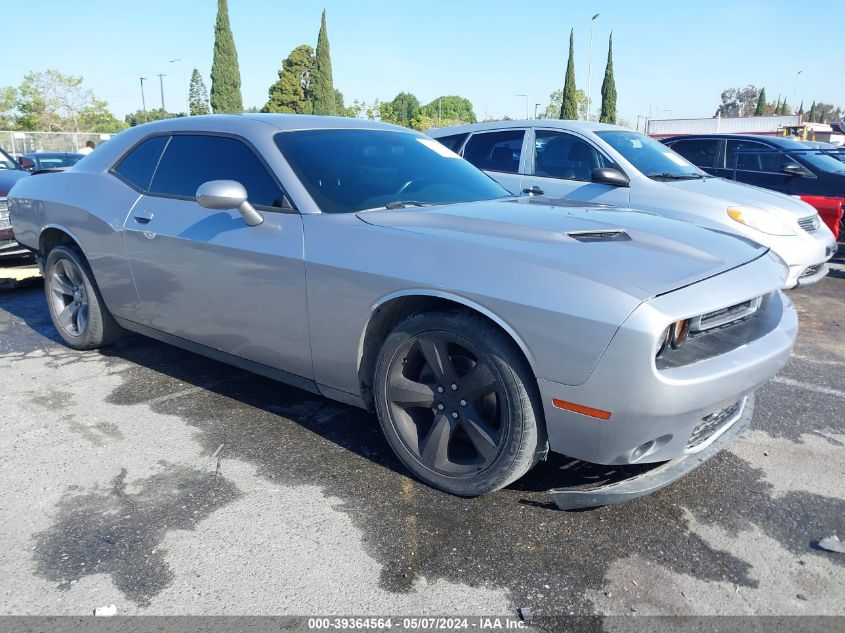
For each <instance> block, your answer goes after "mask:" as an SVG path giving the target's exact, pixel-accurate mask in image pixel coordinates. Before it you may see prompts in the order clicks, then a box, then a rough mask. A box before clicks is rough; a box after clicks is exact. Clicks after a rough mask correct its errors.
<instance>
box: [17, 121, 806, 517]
mask: <svg viewBox="0 0 845 633" xmlns="http://www.w3.org/2000/svg"><path fill="white" fill-rule="evenodd" d="M9 200H10V205H11V218H12V223H13V227H14V231H15V235H16V236H17V239H18V240H19V241H20V243H21V244H23V245H24V246H26V247H28V248H30V249H31V250H32V251H34V252H35V253H36V254H37V255H38V257H39V259H40V261H41V264H42V267H43V271H44V276H45V280H46V283H45V288H46V297H47V306H48V308H49V311H50V315H51V316H52V319H53V322H54V324H55V326H56V328H57V330H58V331H59V333H60V334H61V336H62V338H63V339H64V341H65V342H66V343H67V345H69V346H70V347H72V348H75V349H80V350H83V349H92V348H98V347H101V346H105V345H108V344H110V343H113V342H114V341H115V340H116V339H117V337H118V336H119V335H120V333H121V331H123V330H124V329H125V330H130V331H133V332H139V333H141V334H145V335H147V336H150V337H153V338H157V339H160V340H163V341H166V342H169V343H172V344H173V345H177V346H180V347H183V348H186V349H189V350H192V351H194V352H197V353H199V354H204V355H206V356H209V357H211V358H215V359H218V360H221V361H224V362H227V363H231V364H232V365H236V366H238V367H243V368H246V369H249V370H251V371H254V372H256V373H259V374H263V375H266V376H270V377H273V378H276V379H278V380H281V381H284V382H286V383H289V384H292V385H296V386H298V387H301V388H303V389H306V390H309V391H312V392H315V393H319V394H322V395H323V396H326V397H328V398H333V399H336V400H340V401H342V402H346V403H350V404H353V405H357V406H360V407H365V408H369V409H371V410H373V411H374V412H376V413H377V415H378V419H379V422H380V423H381V426H382V428H383V430H384V433H385V435H386V437H387V439H388V441H389V443H390V445H391V447H392V448H393V449H394V450H395V452H396V454H397V455H398V457H399V458H400V460H401V461H402V462H403V463H404V464H405V466H407V468H408V469H409V470H410V471H411V472H412V473H414V474H415V475H416V476H417V477H419V478H420V479H422V480H423V481H425V482H427V483H428V484H430V485H432V486H435V487H437V488H439V489H441V490H445V491H448V492H450V493H454V494H458V495H467V496H471V495H480V494H484V493H488V492H491V491H493V490H496V489H498V488H501V487H503V486H506V485H508V484H509V483H511V482H513V481H515V480H516V479H518V478H519V477H521V476H522V475H523V474H525V473H526V472H527V471H528V470H529V469H530V468H531V467H532V466H534V465H535V464H536V463H537V462H538V461H539V460H542V459H543V458H544V457H545V456H546V454H547V452H548V451H549V450H551V451H556V452H559V453H563V454H565V455H568V456H570V457H572V458H576V459H580V460H584V461H588V462H596V463H600V464H613V465H629V464H654V465H655V466H654V467H653V468H650V469H640V470H642V471H644V472H641V473H640V474H639V475H638V476H636V477H632V478H629V479H625V480H623V481H619V482H615V483H611V484H607V485H604V486H598V487H594V488H592V489H587V490H584V489H580V488H579V489H556V490H552V491H551V493H552V495H553V497H554V499H555V501H556V502H557V503H558V505H559V506H561V507H563V508H576V507H586V506H592V505H601V504H603V503H609V502H614V501H620V500H623V499H627V498H631V497H633V496H637V495H640V494H644V493H646V492H649V491H651V490H653V489H656V488H658V487H660V486H663V485H666V484H667V483H669V482H671V481H673V480H674V479H677V478H678V477H680V476H681V475H684V474H686V473H687V472H689V471H690V470H692V469H693V468H694V467H695V466H697V465H698V464H700V463H701V462H702V461H704V459H706V458H707V457H709V456H711V455H712V454H714V453H715V452H716V451H718V450H719V449H720V448H722V447H723V446H725V445H726V444H727V443H729V442H730V441H732V440H733V439H734V438H735V437H736V436H737V435H738V434H739V433H740V432H741V431H742V430H743V429H744V428H745V427H746V426H747V425H748V422H749V420H750V419H751V413H752V409H753V392H754V391H755V389H757V388H758V387H759V386H760V385H761V384H763V383H764V382H766V381H767V380H768V379H769V378H771V377H772V375H774V374H775V372H777V371H778V370H779V369H780V368H781V367H782V366H783V364H784V363H785V362H786V360H787V358H788V356H789V354H790V351H791V349H792V345H793V342H794V339H795V335H796V329H797V320H796V313H795V310H794V309H793V307H792V304H791V303H790V301H789V300H788V299H787V298H786V297H785V296H784V295H783V294H782V293H781V292H780V290H779V288H780V287H781V286H782V285H783V283H784V280H785V277H786V274H787V269H786V267H785V266H784V264H783V262H782V261H781V260H780V259H779V258H778V257H776V256H773V255H772V254H771V253H770V252H769V251H768V249H767V248H765V247H763V246H760V245H759V244H757V243H755V242H752V241H750V240H747V239H745V238H742V237H737V236H734V235H729V234H725V233H722V232H719V231H713V230H708V229H704V228H699V227H696V226H693V225H691V224H689V223H686V222H678V221H674V220H669V219H666V218H662V217H659V216H656V215H654V214H650V213H640V212H636V211H631V210H619V209H614V208H609V207H605V206H600V205H585V204H584V203H569V204H567V203H564V202H560V201H557V202H554V201H549V200H543V199H539V198H534V199H531V198H522V199H518V198H514V197H512V196H511V195H510V194H508V192H507V191H506V190H505V189H503V188H502V187H501V186H499V185H498V184H497V183H496V182H494V181H493V180H491V179H490V178H489V177H487V176H486V175H485V174H484V173H482V172H481V171H479V170H477V169H476V168H475V167H473V166H472V165H470V164H469V163H468V162H466V161H464V160H463V159H461V158H459V157H458V156H457V155H456V154H454V153H453V152H451V151H450V150H448V149H447V148H445V147H443V146H442V145H441V144H439V143H437V142H436V141H434V140H432V139H430V138H428V137H426V136H423V135H421V134H416V133H413V132H410V131H408V130H405V129H402V128H398V127H395V126H390V125H384V124H380V123H376V122H370V121H360V120H353V119H331V118H321V117H308V116H284V115H243V116H222V115H221V116H207V117H190V118H184V119H173V120H168V121H159V122H155V123H151V124H149V125H142V126H138V127H135V128H132V129H130V130H127V131H125V132H122V133H121V134H120V135H118V136H117V137H116V138H114V139H113V140H112V141H110V142H109V143H108V144H107V145H105V146H103V147H102V148H101V149H98V150H97V151H96V152H94V153H92V154H90V155H89V156H87V157H86V158H84V159H82V160H81V161H80V162H79V163H78V164H77V165H75V166H74V167H72V168H70V169H68V170H66V171H63V172H60V173H50V174H41V175H36V176H33V177H30V178H25V179H22V180H21V181H19V182H18V183H17V184H16V185H15V187H14V189H13V190H12V192H11V194H10V198H9Z"/></svg>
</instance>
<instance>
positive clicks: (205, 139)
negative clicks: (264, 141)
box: [150, 134, 283, 207]
mask: <svg viewBox="0 0 845 633" xmlns="http://www.w3.org/2000/svg"><path fill="white" fill-rule="evenodd" d="M209 180H236V181H237V182H239V183H241V184H242V185H243V186H244V188H245V189H246V192H247V195H248V196H249V201H250V202H251V203H252V204H258V205H263V206H268V207H272V206H276V207H280V206H282V200H283V194H282V191H281V189H280V188H279V186H278V185H277V184H276V181H275V180H273V177H272V176H271V175H270V172H268V171H267V168H266V167H265V166H264V165H263V163H262V162H261V161H260V160H259V158H258V157H257V156H256V155H255V152H253V151H252V149H250V148H249V146H247V145H246V144H245V143H244V142H243V141H240V140H238V139H235V138H229V137H225V136H210V135H183V134H177V135H174V136H173V137H172V138H171V140H170V143H169V144H168V145H167V149H166V150H165V152H164V156H162V158H161V162H160V163H159V166H158V169H157V170H156V173H155V177H154V178H153V183H152V185H151V187H150V191H152V192H153V193H161V194H167V195H171V196H185V197H189V198H193V197H194V196H196V193H197V188H198V187H199V186H200V185H201V184H203V183H204V182H208V181H209Z"/></svg>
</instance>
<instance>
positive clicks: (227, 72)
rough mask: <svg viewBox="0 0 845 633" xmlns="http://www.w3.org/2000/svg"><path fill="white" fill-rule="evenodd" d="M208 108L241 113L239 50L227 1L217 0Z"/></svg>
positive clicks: (216, 110)
mask: <svg viewBox="0 0 845 633" xmlns="http://www.w3.org/2000/svg"><path fill="white" fill-rule="evenodd" d="M211 108H212V110H214V112H215V113H226V112H243V109H244V104H243V98H242V97H241V71H240V69H239V68H238V51H237V49H236V48H235V39H234V38H233V37H232V29H231V27H230V26H229V7H228V5H227V3H226V0H217V23H216V24H215V25H214V61H213V63H212V64H211Z"/></svg>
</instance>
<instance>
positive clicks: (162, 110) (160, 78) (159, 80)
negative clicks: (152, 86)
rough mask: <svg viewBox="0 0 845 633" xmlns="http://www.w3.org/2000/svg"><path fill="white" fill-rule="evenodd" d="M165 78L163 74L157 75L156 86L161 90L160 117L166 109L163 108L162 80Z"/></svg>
mask: <svg viewBox="0 0 845 633" xmlns="http://www.w3.org/2000/svg"><path fill="white" fill-rule="evenodd" d="M165 77H167V75H165V74H163V73H159V74H158V84H159V87H160V88H161V113H162V115H163V114H164V113H165V112H167V108H165V107H164V78H165Z"/></svg>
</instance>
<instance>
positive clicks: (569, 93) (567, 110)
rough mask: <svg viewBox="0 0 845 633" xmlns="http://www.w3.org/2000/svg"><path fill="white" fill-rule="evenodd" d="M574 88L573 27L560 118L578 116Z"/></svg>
mask: <svg viewBox="0 0 845 633" xmlns="http://www.w3.org/2000/svg"><path fill="white" fill-rule="evenodd" d="M575 90H576V88H575V29H571V30H570V31H569V60H568V61H567V62H566V78H565V79H564V81H563V102H562V103H561V106H560V118H561V119H577V118H578V102H577V101H576V95H575Z"/></svg>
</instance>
